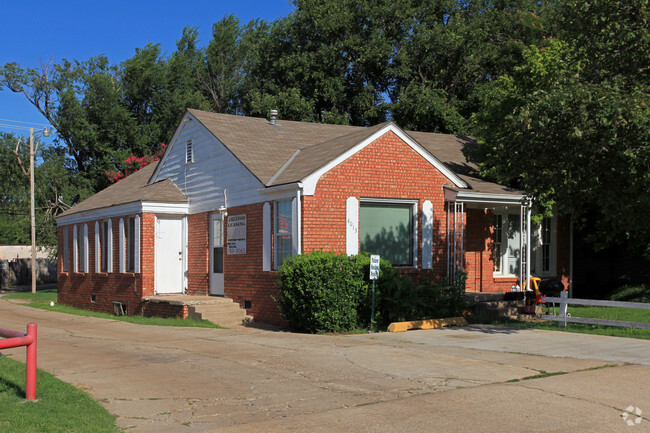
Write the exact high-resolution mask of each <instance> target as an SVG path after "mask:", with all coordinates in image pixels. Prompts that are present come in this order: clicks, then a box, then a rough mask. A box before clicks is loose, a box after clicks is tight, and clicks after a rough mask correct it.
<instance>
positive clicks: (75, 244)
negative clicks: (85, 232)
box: [72, 224, 79, 273]
mask: <svg viewBox="0 0 650 433" xmlns="http://www.w3.org/2000/svg"><path fill="white" fill-rule="evenodd" d="M72 272H74V273H77V272H79V229H78V228H77V225H76V224H75V225H74V226H73V227H72Z"/></svg>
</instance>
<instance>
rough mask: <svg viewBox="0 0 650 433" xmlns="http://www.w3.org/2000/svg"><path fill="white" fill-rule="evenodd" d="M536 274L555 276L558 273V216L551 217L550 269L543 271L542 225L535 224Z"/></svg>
mask: <svg viewBox="0 0 650 433" xmlns="http://www.w3.org/2000/svg"><path fill="white" fill-rule="evenodd" d="M535 234H536V236H535V237H536V239H535V245H534V246H533V248H535V275H534V276H539V277H554V276H556V275H557V217H556V216H555V215H554V216H552V217H551V251H550V260H551V263H550V266H549V270H548V271H546V272H544V271H542V265H543V263H542V260H543V257H542V225H541V224H539V225H538V226H535Z"/></svg>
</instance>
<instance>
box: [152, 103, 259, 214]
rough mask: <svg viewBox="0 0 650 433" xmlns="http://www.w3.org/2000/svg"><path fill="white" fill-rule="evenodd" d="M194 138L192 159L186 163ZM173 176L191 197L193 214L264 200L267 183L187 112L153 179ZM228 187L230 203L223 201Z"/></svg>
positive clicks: (176, 182) (181, 188)
mask: <svg viewBox="0 0 650 433" xmlns="http://www.w3.org/2000/svg"><path fill="white" fill-rule="evenodd" d="M188 140H192V152H193V155H194V157H193V162H190V163H186V162H185V161H186V155H187V154H186V151H187V147H186V146H187V142H188ZM166 178H170V179H172V180H173V181H174V183H175V184H176V186H178V187H179V188H180V190H181V191H183V193H184V194H185V195H186V196H187V197H188V198H189V200H190V210H189V213H190V214H196V213H201V212H206V211H210V210H215V209H218V208H219V207H220V206H222V205H226V206H227V207H233V206H241V205H245V204H250V203H256V202H260V201H264V200H265V197H263V196H261V195H260V193H259V190H260V189H261V188H264V185H263V184H262V183H261V182H260V181H259V180H258V179H257V178H256V177H255V176H253V174H252V173H251V172H250V171H249V170H248V169H247V168H245V167H244V165H243V164H242V163H241V162H240V161H239V160H238V159H237V158H236V157H235V156H234V155H233V154H232V153H231V152H230V151H229V150H228V149H227V148H226V147H225V146H224V145H223V144H222V143H221V142H220V141H219V140H217V139H216V138H215V137H214V135H212V133H210V132H209V131H208V130H207V129H206V128H205V127H204V126H203V125H202V124H201V123H200V122H199V121H197V120H196V119H194V117H193V116H192V115H191V114H189V113H187V114H186V115H185V118H184V119H183V121H182V122H181V126H180V127H179V128H178V130H177V131H176V134H175V135H174V137H173V138H172V140H171V142H170V145H169V148H168V149H167V152H166V154H165V156H164V158H163V160H162V161H161V164H160V167H159V168H158V169H157V171H156V173H155V174H154V176H153V178H152V181H151V182H152V183H153V182H156V181H159V180H163V179H166ZM224 190H226V196H227V201H228V202H227V204H226V203H225V202H224Z"/></svg>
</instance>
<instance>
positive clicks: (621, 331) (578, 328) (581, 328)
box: [472, 305, 650, 340]
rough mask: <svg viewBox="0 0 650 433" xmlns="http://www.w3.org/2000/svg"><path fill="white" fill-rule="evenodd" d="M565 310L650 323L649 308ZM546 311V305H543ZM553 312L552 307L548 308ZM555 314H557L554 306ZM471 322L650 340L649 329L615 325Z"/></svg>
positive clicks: (475, 319) (484, 320)
mask: <svg viewBox="0 0 650 433" xmlns="http://www.w3.org/2000/svg"><path fill="white" fill-rule="evenodd" d="M567 311H568V312H569V313H570V314H571V316H573V317H588V318H592V319H605V320H621V321H627V322H641V323H650V310H639V309H635V308H618V307H592V306H573V305H569V307H568V309H567ZM544 313H546V307H544ZM550 313H551V314H552V313H553V308H551V309H550ZM555 314H559V308H557V307H556V309H555ZM472 322H473V323H490V324H503V325H508V326H513V327H520V328H535V329H546V330H550V331H562V332H576V333H583V334H596V335H610V336H614V337H629V338H641V339H645V340H650V329H635V328H622V327H617V326H601V325H587V324H582V323H567V325H566V328H560V327H559V326H558V322H519V321H516V320H510V319H505V318H498V319H485V318H482V317H477V318H474V319H473V320H472Z"/></svg>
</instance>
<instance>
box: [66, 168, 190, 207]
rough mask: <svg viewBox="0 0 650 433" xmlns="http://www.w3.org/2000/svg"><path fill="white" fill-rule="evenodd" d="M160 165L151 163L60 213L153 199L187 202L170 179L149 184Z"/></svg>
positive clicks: (168, 201) (166, 201) (167, 201)
mask: <svg viewBox="0 0 650 433" xmlns="http://www.w3.org/2000/svg"><path fill="white" fill-rule="evenodd" d="M157 166H158V162H154V163H151V164H149V165H147V166H146V167H144V168H142V169H141V170H138V171H136V172H135V173H133V174H131V175H130V176H128V177H126V178H124V179H122V180H120V181H119V182H116V183H114V184H113V185H111V186H109V187H108V188H105V189H103V190H101V191H99V192H98V193H97V194H95V195H93V196H91V197H89V198H87V199H86V200H84V201H82V202H81V203H79V204H78V205H76V206H73V207H71V208H70V209H68V210H67V211H65V212H63V213H62V214H60V215H59V217H65V216H69V215H73V214H76V213H79V212H84V211H88V210H95V209H102V208H107V207H111V206H117V205H121V204H127V203H135V202H143V201H151V202H164V203H187V202H188V199H187V197H185V195H184V194H183V193H182V192H181V190H180V189H178V187H177V186H176V185H175V184H174V182H172V181H171V180H170V179H165V180H162V181H160V182H156V183H153V184H151V185H147V182H149V178H150V177H151V175H152V174H153V172H154V170H155V169H156V167H157Z"/></svg>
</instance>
